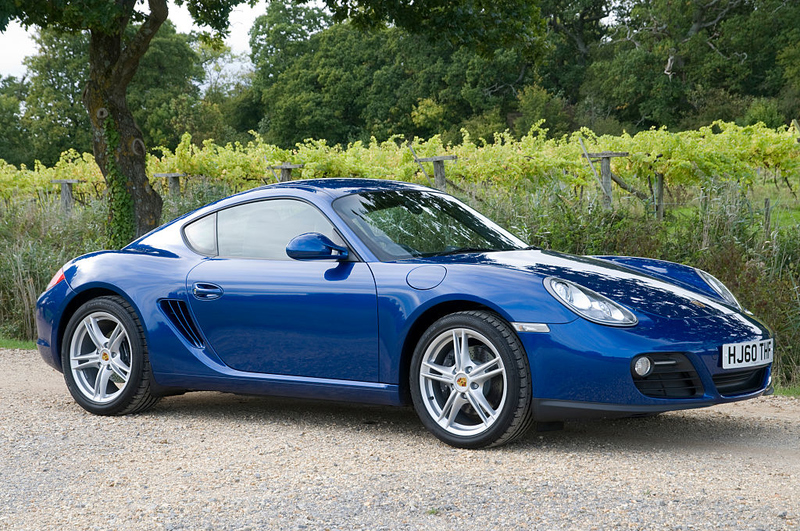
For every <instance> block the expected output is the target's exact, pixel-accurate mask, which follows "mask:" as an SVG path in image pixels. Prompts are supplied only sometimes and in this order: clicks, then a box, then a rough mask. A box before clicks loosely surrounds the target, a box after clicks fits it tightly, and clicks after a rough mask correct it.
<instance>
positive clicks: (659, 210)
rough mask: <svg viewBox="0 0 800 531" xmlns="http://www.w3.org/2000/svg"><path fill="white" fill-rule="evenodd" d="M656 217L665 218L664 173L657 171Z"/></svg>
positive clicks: (659, 219) (660, 219)
mask: <svg viewBox="0 0 800 531" xmlns="http://www.w3.org/2000/svg"><path fill="white" fill-rule="evenodd" d="M656 219H657V220H658V221H662V220H663V219H664V174H663V173H656Z"/></svg>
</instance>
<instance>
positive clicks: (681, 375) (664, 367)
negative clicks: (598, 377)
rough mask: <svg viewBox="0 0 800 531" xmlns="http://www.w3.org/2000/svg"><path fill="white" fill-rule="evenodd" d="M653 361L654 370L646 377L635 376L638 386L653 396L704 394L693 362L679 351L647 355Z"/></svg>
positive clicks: (685, 396)
mask: <svg viewBox="0 0 800 531" xmlns="http://www.w3.org/2000/svg"><path fill="white" fill-rule="evenodd" d="M647 356H648V357H649V358H650V359H651V360H652V362H653V370H652V372H651V373H650V374H649V375H647V376H646V377H644V378H641V377H634V379H633V381H634V383H635V384H636V388H637V389H639V391H640V392H641V393H642V394H643V395H645V396H649V397H651V398H693V397H696V396H701V395H702V394H703V384H702V382H700V377H699V376H698V374H697V371H696V370H695V369H694V366H693V365H692V362H691V361H689V359H688V358H687V357H686V356H684V355H683V354H678V353H672V352H668V353H657V354H648V355H647Z"/></svg>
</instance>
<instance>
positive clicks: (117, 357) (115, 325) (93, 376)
mask: <svg viewBox="0 0 800 531" xmlns="http://www.w3.org/2000/svg"><path fill="white" fill-rule="evenodd" d="M69 365H70V367H69V368H70V371H71V372H72V377H73V379H74V380H75V384H76V385H77V387H78V390H79V391H80V393H81V394H82V395H83V396H84V397H86V398H87V399H89V400H91V401H92V402H94V403H97V404H106V403H109V402H111V401H112V400H114V399H115V398H117V397H118V396H119V395H121V394H122V392H123V391H124V390H125V387H126V386H127V385H128V381H129V380H130V372H131V345H130V340H129V339H128V332H127V330H125V327H124V326H123V325H122V323H121V322H120V321H119V319H117V318H116V317H114V316H113V315H111V314H110V313H107V312H102V311H96V312H92V313H90V314H89V315H87V316H86V317H84V318H83V320H82V321H81V322H80V324H78V326H77V328H76V329H75V332H74V333H73V334H72V339H71V342H70V345H69Z"/></svg>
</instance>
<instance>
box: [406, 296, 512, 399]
mask: <svg viewBox="0 0 800 531" xmlns="http://www.w3.org/2000/svg"><path fill="white" fill-rule="evenodd" d="M469 311H483V312H489V313H493V314H495V315H497V312H495V311H494V310H493V309H492V308H490V307H488V306H486V305H484V304H481V303H479V302H474V301H468V300H454V301H446V302H441V303H439V304H436V305H434V306H431V307H430V308H428V309H426V310H425V311H424V312H423V313H422V314H421V315H419V316H418V317H417V318H416V320H415V321H414V323H413V324H412V325H411V327H410V328H409V330H408V333H407V334H406V337H405V338H404V340H403V347H402V350H401V352H400V368H399V379H398V384H399V386H400V396H401V398H402V400H403V403H404V404H407V405H410V404H411V389H410V387H409V380H408V375H409V370H410V368H411V358H412V357H413V356H414V349H415V348H417V343H419V340H420V338H421V337H422V334H424V333H425V331H426V330H427V329H428V328H430V327H431V325H433V323H435V322H436V321H438V320H439V319H441V318H442V317H444V316H446V315H450V314H453V313H458V312H469ZM498 317H500V316H499V315H498ZM500 319H503V318H502V317H500ZM503 321H504V322H506V323H507V321H506V320H505V319H503Z"/></svg>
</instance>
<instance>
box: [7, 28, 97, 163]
mask: <svg viewBox="0 0 800 531" xmlns="http://www.w3.org/2000/svg"><path fill="white" fill-rule="evenodd" d="M33 40H34V42H35V43H36V47H37V52H36V54H34V55H32V56H30V57H26V58H25V65H26V66H27V67H28V77H29V83H30V87H29V89H28V94H27V97H26V98H25V112H24V114H23V115H22V117H21V119H22V122H23V124H24V127H25V129H26V131H27V133H28V142H29V144H28V149H27V156H26V162H27V163H28V164H29V165H30V164H33V161H34V160H39V161H40V162H42V163H43V164H45V165H48V166H52V165H53V164H55V163H56V162H58V159H59V158H60V157H61V153H62V152H63V151H66V150H67V149H69V148H74V149H76V150H77V151H78V152H81V153H83V152H85V151H89V150H90V149H92V134H91V126H90V123H89V117H88V116H87V115H86V110H85V109H84V107H83V102H82V94H83V85H84V80H85V79H86V74H87V71H88V69H89V64H88V63H89V62H88V60H87V59H88V54H87V47H88V38H87V36H85V35H83V34H81V33H76V34H67V35H61V34H60V33H58V32H55V31H52V30H48V29H41V30H38V31H36V32H35V33H34V35H33Z"/></svg>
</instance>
